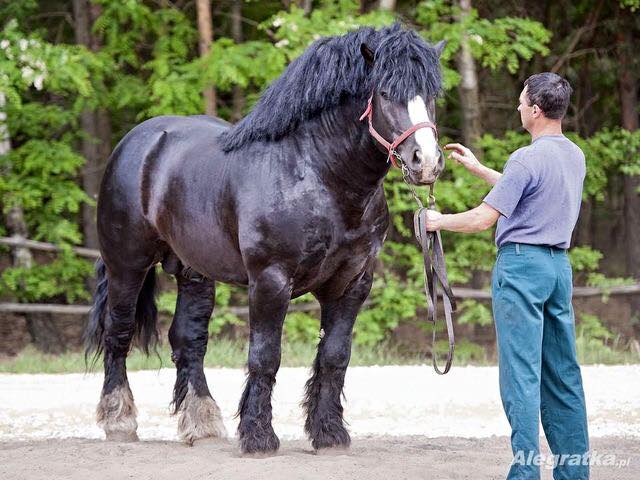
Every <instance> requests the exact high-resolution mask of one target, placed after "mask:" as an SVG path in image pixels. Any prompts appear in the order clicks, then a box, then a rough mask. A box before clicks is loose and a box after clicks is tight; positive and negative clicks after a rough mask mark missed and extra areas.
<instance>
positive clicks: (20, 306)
mask: <svg viewBox="0 0 640 480" xmlns="http://www.w3.org/2000/svg"><path fill="white" fill-rule="evenodd" d="M0 245H6V246H10V247H14V248H15V247H26V248H29V249H32V250H40V251H44V252H57V251H59V250H60V248H59V247H57V246H56V245H53V244H51V243H45V242H37V241H35V240H28V239H25V238H19V237H0ZM73 251H74V252H75V253H76V254H77V255H79V256H82V257H86V258H94V259H97V258H99V257H100V252H99V251H98V250H95V249H91V248H85V247H73ZM453 293H454V294H455V296H456V297H457V298H460V299H473V300H483V301H488V300H491V292H490V291H489V290H475V289H472V288H464V287H456V288H454V289H453ZM639 293H640V283H639V284H634V285H620V286H614V287H609V288H598V287H574V289H573V296H574V297H595V296H599V295H632V294H639ZM368 303H369V302H366V303H365V306H366V305H367V304H368ZM90 309H91V306H90V305H59V304H47V303H10V302H5V303H0V313H2V312H12V313H54V314H55V313H57V314H68V315H69V314H70V315H86V314H88V313H89V310H90ZM226 310H227V311H228V312H230V313H233V314H235V315H239V316H247V315H248V314H249V307H246V306H236V307H229V308H227V309H226ZM318 310H320V305H319V304H318V302H309V303H294V304H291V305H290V306H289V311H290V312H313V311H318Z"/></svg>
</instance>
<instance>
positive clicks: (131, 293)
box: [96, 271, 147, 441]
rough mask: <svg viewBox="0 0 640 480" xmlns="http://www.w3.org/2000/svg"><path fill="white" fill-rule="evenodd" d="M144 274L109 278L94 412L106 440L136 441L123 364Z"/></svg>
mask: <svg viewBox="0 0 640 480" xmlns="http://www.w3.org/2000/svg"><path fill="white" fill-rule="evenodd" d="M146 274H147V272H146V271H143V272H126V273H123V272H120V273H118V274H114V275H111V276H110V278H109V293H108V313H107V316H106V318H105V325H104V329H105V331H104V337H103V338H104V384H103V387H102V394H101V396H100V403H99V404H98V408H97V410H96V418H97V421H98V425H99V426H100V427H102V428H103V429H104V431H105V434H106V436H107V440H116V441H135V440H138V435H137V433H136V430H137V429H138V423H137V422H136V415H137V411H136V407H135V404H134V402H133V395H132V393H131V389H130V388H129V381H128V380H127V369H126V360H127V353H128V352H129V347H130V346H131V339H132V338H133V334H134V331H135V321H136V320H135V311H136V303H137V300H138V294H139V292H140V288H141V286H142V283H143V281H144V279H145V276H146Z"/></svg>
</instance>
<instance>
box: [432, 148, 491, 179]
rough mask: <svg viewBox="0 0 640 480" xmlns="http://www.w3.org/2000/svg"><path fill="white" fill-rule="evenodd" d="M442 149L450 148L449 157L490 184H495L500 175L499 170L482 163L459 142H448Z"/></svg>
mask: <svg viewBox="0 0 640 480" xmlns="http://www.w3.org/2000/svg"><path fill="white" fill-rule="evenodd" d="M444 149H445V150H451V153H450V154H449V155H448V157H449V158H453V159H454V160H455V161H456V162H458V163H459V164H460V165H462V166H463V167H464V168H466V169H467V170H469V172H471V173H472V174H473V175H475V176H476V177H480V178H482V179H483V180H484V181H485V182H487V183H489V184H491V185H495V184H496V182H497V181H498V180H499V179H500V177H501V176H502V174H501V173H500V172H496V171H495V170H493V169H491V168H489V167H485V166H484V165H482V164H481V163H480V162H479V161H478V159H477V158H476V156H475V155H474V154H473V152H472V151H471V150H469V149H468V148H467V147H465V146H464V145H461V144H460V143H448V144H446V145H445V146H444Z"/></svg>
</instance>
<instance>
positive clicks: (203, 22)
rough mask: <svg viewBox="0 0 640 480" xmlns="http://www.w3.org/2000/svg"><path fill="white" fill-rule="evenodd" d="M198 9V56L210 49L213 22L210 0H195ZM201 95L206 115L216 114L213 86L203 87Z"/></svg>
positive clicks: (202, 55)
mask: <svg viewBox="0 0 640 480" xmlns="http://www.w3.org/2000/svg"><path fill="white" fill-rule="evenodd" d="M196 7H197V10H198V34H199V40H198V48H199V51H200V56H201V57H204V56H205V55H207V54H208V53H209V52H210V51H211V44H212V43H213V24H212V23H211V1H210V0H196ZM202 96H203V97H204V110H205V113H206V114H207V115H213V116H215V115H217V109H216V88H215V87H214V86H210V87H205V88H204V90H203V92H202Z"/></svg>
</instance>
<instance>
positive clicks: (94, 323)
mask: <svg viewBox="0 0 640 480" xmlns="http://www.w3.org/2000/svg"><path fill="white" fill-rule="evenodd" d="M108 286H109V280H108V278H107V267H106V266H105V264H104V261H103V260H102V258H100V259H98V261H97V262H96V290H95V292H94V294H93V307H92V308H91V312H90V313H89V321H88V323H87V327H86V329H85V332H84V337H83V338H84V346H85V354H84V355H85V363H88V359H89V356H91V355H92V354H93V357H92V365H93V364H94V363H95V362H96V360H97V359H98V358H99V357H100V355H101V354H102V350H103V348H104V322H105V317H106V315H107V294H108V292H109V288H108ZM155 297H156V270H155V268H154V267H151V268H150V269H149V272H148V273H147V276H146V277H145V279H144V283H143V285H142V288H141V289H140V293H139V294H138V301H137V304H136V325H135V337H134V340H135V342H136V344H137V345H138V346H139V347H140V348H141V349H142V350H143V351H144V352H145V353H146V354H147V355H148V354H149V350H150V349H151V348H154V347H155V346H156V345H157V343H158V338H159V335H158V328H157V320H158V309H157V308H156V299H155Z"/></svg>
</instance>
